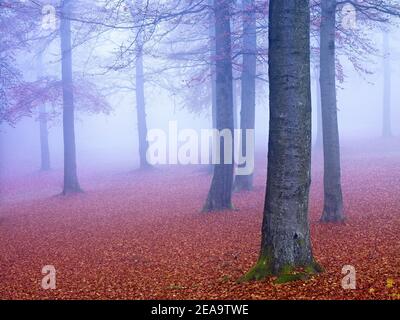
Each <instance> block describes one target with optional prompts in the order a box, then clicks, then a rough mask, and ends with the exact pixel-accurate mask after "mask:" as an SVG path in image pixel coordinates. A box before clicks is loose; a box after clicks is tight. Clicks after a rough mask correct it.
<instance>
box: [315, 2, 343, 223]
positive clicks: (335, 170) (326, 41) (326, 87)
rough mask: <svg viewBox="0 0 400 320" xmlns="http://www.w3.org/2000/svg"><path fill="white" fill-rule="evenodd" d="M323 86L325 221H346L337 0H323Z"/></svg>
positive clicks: (321, 66)
mask: <svg viewBox="0 0 400 320" xmlns="http://www.w3.org/2000/svg"><path fill="white" fill-rule="evenodd" d="M320 32H321V33H320V47H321V49H320V86H321V111H322V123H323V141H324V209H323V213H322V217H321V221H324V222H337V221H343V219H344V215H343V196H342V187H341V172H340V144H339V128H338V120H337V106H336V63H335V59H336V57H335V45H336V44H335V43H336V42H335V36H336V0H322V1H321V28H320Z"/></svg>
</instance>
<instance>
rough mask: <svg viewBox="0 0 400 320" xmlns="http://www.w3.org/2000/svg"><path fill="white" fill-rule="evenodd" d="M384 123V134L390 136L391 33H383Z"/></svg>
mask: <svg viewBox="0 0 400 320" xmlns="http://www.w3.org/2000/svg"><path fill="white" fill-rule="evenodd" d="M383 55H384V56H383V77H384V80H383V123H382V136H383V137H384V138H389V137H391V136H392V117H391V95H392V77H391V72H392V70H391V58H390V43H389V34H388V32H385V33H384V34H383Z"/></svg>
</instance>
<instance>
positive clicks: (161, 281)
mask: <svg viewBox="0 0 400 320" xmlns="http://www.w3.org/2000/svg"><path fill="white" fill-rule="evenodd" d="M394 145H395V147H393V145H392V148H391V150H397V151H392V152H386V151H383V149H384V148H383V147H382V146H381V145H380V144H378V145H377V146H376V148H375V149H376V150H375V152H377V153H372V152H371V151H368V150H364V149H361V148H359V149H357V150H355V149H354V148H347V149H346V148H344V150H343V152H342V154H343V193H344V199H345V210H346V214H347V222H346V224H344V225H334V224H321V223H319V221H318V219H319V216H320V213H321V210H322V195H323V193H322V173H323V171H322V165H321V155H320V154H318V153H317V154H316V155H315V156H314V159H313V163H314V167H313V184H312V194H311V200H310V201H311V202H310V220H311V232H312V242H313V249H314V254H315V256H316V258H317V260H318V261H319V262H320V264H321V265H322V266H323V267H324V268H325V269H326V270H325V272H324V273H323V274H320V275H317V276H314V277H312V278H311V279H309V280H307V281H296V282H292V283H287V284H280V285H277V284H274V283H273V279H267V280H265V281H262V282H252V283H245V284H237V283H236V280H237V279H238V278H239V277H240V276H241V275H243V274H244V273H245V272H246V271H248V270H249V268H250V267H251V266H252V265H253V264H254V263H255V262H256V259H257V255H258V249H259V241H260V225H261V219H262V208H263V200H264V189H265V173H266V172H265V171H266V170H265V168H264V167H265V159H264V158H263V157H261V158H260V160H259V161H258V166H257V168H256V170H257V175H256V179H255V190H254V191H252V192H244V193H240V194H235V195H234V204H235V206H236V208H237V210H236V211H230V212H218V213H212V214H204V213H201V212H200V208H201V207H202V205H203V202H204V199H205V197H206V194H207V191H208V187H209V182H210V176H209V175H208V174H206V173H205V172H204V171H202V170H199V168H193V167H183V168H182V167H177V168H173V167H166V168H157V169H154V170H152V171H150V172H139V171H134V172H129V173H127V172H107V173H103V174H99V173H98V172H97V173H96V174H81V184H82V186H83V187H84V189H85V193H82V194H78V195H74V196H68V197H62V196H58V195H56V194H57V192H59V190H60V185H61V172H60V171H57V170H54V171H52V172H50V173H35V174H32V175H31V176H28V177H23V178H21V179H13V180H6V181H3V183H2V198H1V200H2V204H1V207H0V298H1V299H400V144H399V143H397V142H396V143H394ZM380 147H382V150H380V149H379V148H380ZM45 265H54V266H55V268H56V270H57V289H56V290H43V289H42V288H41V279H42V277H43V275H42V274H41V270H42V267H43V266H45ZM344 265H352V266H354V267H355V269H356V272H357V274H356V277H357V289H356V290H344V289H343V288H342V286H341V281H342V278H343V277H344V275H343V274H342V273H341V271H342V267H343V266H344Z"/></svg>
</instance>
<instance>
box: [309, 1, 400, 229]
mask: <svg viewBox="0 0 400 320" xmlns="http://www.w3.org/2000/svg"><path fill="white" fill-rule="evenodd" d="M318 3H320V6H321V26H320V85H321V109H322V123H323V142H324V143H323V144H324V209H323V213H322V217H321V221H323V222H341V221H343V220H344V218H345V215H344V211H343V196H342V188H341V168H340V143H339V129H338V119H337V100H336V67H337V64H336V42H337V27H338V25H339V21H338V20H337V10H339V9H342V7H341V6H340V5H343V3H342V2H340V1H337V0H321V1H315V3H314V5H317V4H318ZM351 4H352V5H354V7H355V10H358V12H359V17H358V19H359V22H360V23H361V22H364V23H365V22H367V23H373V22H380V23H382V22H388V21H389V18H390V16H399V15H400V5H399V4H398V3H397V2H395V1H390V0H387V1H380V2H378V3H377V2H376V1H370V0H365V1H362V2H354V1H352V2H351ZM342 18H343V17H342ZM350 29H351V28H350Z"/></svg>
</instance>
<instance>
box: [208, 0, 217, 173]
mask: <svg viewBox="0 0 400 320" xmlns="http://www.w3.org/2000/svg"><path fill="white" fill-rule="evenodd" d="M208 4H209V6H210V7H211V8H212V7H213V6H214V0H208ZM209 38H210V49H211V50H210V73H211V128H212V129H216V128H217V94H216V82H217V78H216V70H215V58H216V52H215V15H214V11H213V10H210V14H209ZM210 149H211V150H210V165H209V166H208V173H209V174H212V173H213V172H214V165H213V164H212V161H211V159H212V154H213V152H215V151H214V149H213V147H212V146H211V147H210Z"/></svg>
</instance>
